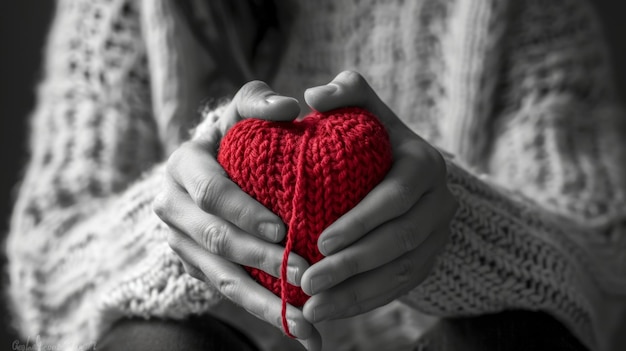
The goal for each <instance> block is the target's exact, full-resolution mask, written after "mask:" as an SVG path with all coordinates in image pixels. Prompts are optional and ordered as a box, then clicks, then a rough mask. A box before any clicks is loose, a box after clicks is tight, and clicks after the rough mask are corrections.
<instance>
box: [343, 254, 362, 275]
mask: <svg viewBox="0 0 626 351" xmlns="http://www.w3.org/2000/svg"><path fill="white" fill-rule="evenodd" d="M338 259H339V260H338V261H339V262H338V266H339V268H340V271H343V272H344V273H345V275H346V277H352V276H354V275H357V274H359V273H360V272H361V271H360V264H359V261H358V260H357V259H356V258H355V257H353V256H351V255H340V256H339V257H338Z"/></svg>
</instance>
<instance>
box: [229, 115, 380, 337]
mask: <svg viewBox="0 0 626 351" xmlns="http://www.w3.org/2000/svg"><path fill="white" fill-rule="evenodd" d="M218 162H219V163H220V164H221V165H222V167H223V168H224V169H225V170H226V172H227V173H228V175H229V177H230V178H231V179H232V180H233V181H234V182H235V183H236V184H237V185H239V186H240V187H241V189H243V190H244V191H245V192H246V193H248V194H250V195H251V196H252V197H253V198H255V199H256V200H257V201H259V202H260V203H261V204H263V205H264V206H265V207H267V208H269V209H270V210H271V211H273V212H274V213H276V214H277V215H278V216H279V217H280V218H281V219H282V220H283V222H284V223H286V224H287V236H286V239H285V241H284V243H283V244H284V245H285V255H284V259H283V267H282V270H281V271H282V272H281V277H282V279H277V278H274V277H273V276H271V275H269V274H267V273H265V272H263V271H260V270H258V269H255V268H251V267H246V269H247V271H248V272H249V273H250V275H251V276H252V277H253V278H254V279H256V280H257V281H258V282H259V283H261V284H262V285H263V286H265V287H267V288H268V289H269V290H271V291H272V292H274V294H276V295H278V296H281V298H282V300H283V309H284V307H285V303H290V304H292V305H294V306H302V305H304V303H305V302H306V301H307V299H308V298H309V296H307V295H306V294H305V293H304V292H303V291H302V289H300V288H299V287H296V286H293V285H291V284H288V283H287V282H286V279H285V276H286V263H287V262H286V259H287V257H288V255H289V252H290V251H294V252H296V253H297V254H298V255H300V256H302V257H303V258H305V259H306V260H308V262H309V263H310V264H313V263H316V262H318V261H319V260H321V259H322V257H323V255H322V254H321V253H320V252H319V250H318V248H317V239H318V237H319V236H320V234H321V233H322V231H323V230H324V229H325V228H326V227H328V226H329V225H330V224H331V223H333V222H334V221H335V220H337V218H339V217H340V216H341V215H343V214H344V213H346V212H347V211H348V210H350V209H351V208H353V207H354V206H355V205H356V204H357V203H358V202H359V201H361V200H362V199H363V197H365V195H366V194H367V193H368V192H369V191H370V190H372V188H374V186H376V184H378V183H379V182H380V181H381V180H382V179H383V177H384V176H385V174H386V173H387V171H388V170H389V168H390V167H391V145H390V143H389V137H388V135H387V132H386V130H385V128H384V126H383V125H382V124H381V123H380V122H379V121H378V119H377V118H376V117H375V116H374V115H373V114H371V113H370V112H368V111H366V110H363V109H361V108H356V107H348V108H342V109H338V110H334V111H330V112H326V113H320V112H313V113H311V114H310V115H308V116H307V117H305V118H304V119H302V120H299V121H294V122H270V121H265V120H260V119H245V120H243V121H240V122H239V123H237V124H235V125H234V126H233V127H232V128H231V129H230V130H229V132H228V133H227V134H226V136H225V137H224V138H223V140H222V142H221V145H220V150H219V153H218ZM283 312H284V310H283ZM286 331H287V332H288V330H286Z"/></svg>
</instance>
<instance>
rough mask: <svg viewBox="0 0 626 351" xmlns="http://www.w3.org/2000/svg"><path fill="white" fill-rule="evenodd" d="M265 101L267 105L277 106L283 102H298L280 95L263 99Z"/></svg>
mask: <svg viewBox="0 0 626 351" xmlns="http://www.w3.org/2000/svg"><path fill="white" fill-rule="evenodd" d="M265 101H267V103H268V104H277V103H280V102H281V101H282V102H285V101H295V102H298V100H296V99H294V98H292V97H289V96H282V95H270V96H268V97H267V98H265Z"/></svg>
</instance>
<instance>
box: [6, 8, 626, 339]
mask: <svg viewBox="0 0 626 351" xmlns="http://www.w3.org/2000/svg"><path fill="white" fill-rule="evenodd" d="M288 3H289V4H290V7H292V8H294V9H296V10H297V11H296V12H295V13H294V16H295V21H294V25H293V28H291V36H290V38H291V40H290V42H289V44H288V46H287V48H286V52H285V53H284V55H283V57H282V59H281V61H280V66H281V69H280V70H279V72H278V74H277V76H276V77H275V79H274V81H273V82H272V86H273V87H274V88H276V90H277V91H279V92H281V93H283V94H289V95H293V96H296V97H300V96H301V94H302V91H303V89H304V88H306V87H309V86H313V85H318V84H323V83H326V82H327V81H329V80H330V79H331V78H332V77H333V76H334V75H335V74H337V73H338V72H340V71H341V70H344V69H354V70H358V71H360V72H362V73H363V74H364V75H365V77H366V78H367V79H368V80H369V81H370V83H371V84H372V86H373V87H374V89H375V90H376V91H377V92H378V93H379V94H380V96H381V97H382V98H383V100H384V101H386V102H387V103H388V105H389V106H390V107H391V108H392V109H393V110H394V111H395V112H396V113H397V114H398V116H399V117H400V118H402V119H403V120H404V121H405V122H406V123H407V124H408V125H409V126H410V127H411V128H413V130H414V131H415V132H417V133H419V134H420V135H422V136H424V137H425V138H426V139H427V140H429V141H430V142H432V143H434V144H435V145H437V146H439V147H442V148H443V149H446V150H448V151H449V152H451V153H453V154H455V156H454V158H451V157H448V159H447V162H448V168H449V186H450V188H451V190H452V192H453V193H454V195H455V196H456V197H457V198H458V200H459V202H460V205H461V207H460V210H459V212H458V214H457V216H456V218H455V219H454V221H453V223H452V225H451V228H452V240H451V242H450V243H449V245H448V246H447V248H446V250H445V252H444V253H443V254H442V256H441V258H440V259H439V261H438V263H437V265H436V267H435V270H434V272H433V273H432V274H431V275H430V276H429V278H428V279H427V280H426V282H425V283H424V284H422V285H421V286H419V287H418V288H416V289H415V290H414V291H412V292H410V293H409V294H408V295H407V296H406V297H404V298H403V299H402V301H404V302H405V303H407V304H409V305H411V306H414V307H416V308H417V309H418V310H420V311H423V312H427V313H430V314H434V315H437V316H458V315H475V314H482V313H487V312H495V311H501V310H505V309H511V308H516V309H530V310H542V311H546V312H548V313H550V314H552V315H553V316H555V317H557V318H558V319H559V320H560V321H561V322H563V323H564V324H565V325H566V326H567V327H568V328H569V329H570V330H571V331H572V332H573V333H574V334H575V335H576V336H577V337H578V338H580V340H581V341H583V342H584V343H585V344H586V345H587V346H589V347H591V348H593V349H599V350H604V349H607V347H608V336H609V335H610V334H611V332H613V329H615V328H616V327H617V324H616V321H617V318H618V317H619V313H621V312H622V310H620V308H623V301H624V299H625V298H626V280H625V279H624V277H626V235H625V231H626V220H625V218H626V210H625V209H626V206H625V205H626V204H625V200H626V199H625V194H626V171H625V170H624V164H626V131H625V121H626V116H625V114H624V112H623V110H622V109H621V106H620V105H619V104H618V103H617V102H616V101H615V95H614V91H613V90H614V88H613V85H612V81H611V71H610V63H609V62H608V61H607V55H606V52H605V51H606V48H605V46H604V43H603V41H602V37H601V31H600V29H599V27H598V23H597V20H596V18H595V17H594V15H593V12H592V11H591V10H590V8H589V7H588V5H587V4H586V3H584V2H583V1H579V0H555V1H550V2H546V1H540V0H526V1H512V0H511V1H496V0H473V1H469V0H468V1H460V0H420V1H406V0H405V1H401V0H396V1H383V0H360V1H357V0H353V1H340V2H339V1H333V0H321V1H295V0H292V1H289V2H288ZM217 68H218V69H219V67H217ZM213 69H215V67H214V63H213V62H211V60H210V58H208V57H206V53H205V52H203V51H202V50H201V48H200V47H199V46H198V45H197V44H196V43H195V42H194V41H193V40H192V39H191V38H190V36H189V30H188V29H187V28H186V27H185V25H184V23H181V17H180V16H179V15H178V14H177V13H176V11H175V9H174V6H173V0H106V1H105V0H59V1H58V8H57V14H56V20H55V22H54V25H53V27H52V31H51V34H50V40H49V43H48V47H47V60H46V66H45V76H44V79H43V81H42V83H41V85H40V87H39V94H38V105H37V108H36V109H35V111H34V113H33V118H32V128H31V129H32V134H31V139H30V145H31V157H30V162H29V164H28V167H27V170H26V174H25V178H24V180H23V182H22V185H21V187H20V192H19V198H18V200H17V203H16V205H15V210H14V214H13V217H12V222H11V232H10V236H9V238H8V242H7V255H8V257H9V260H10V280H11V282H10V283H11V284H10V291H9V292H10V296H11V298H12V301H13V310H14V312H15V313H14V315H15V317H16V321H17V324H18V325H19V328H20V330H21V332H22V333H23V335H24V336H26V337H29V336H30V337H34V336H36V335H39V336H40V337H41V341H42V343H43V344H42V346H45V345H57V346H58V345H64V346H66V348H67V349H70V348H72V347H74V348H75V347H76V346H77V345H84V346H83V347H82V348H87V345H89V343H91V342H94V341H96V340H97V339H98V338H99V337H100V336H101V335H102V333H103V332H104V331H105V330H106V328H108V327H109V326H110V325H111V323H113V322H114V321H116V320H118V319H119V318H121V317H123V316H143V317H169V318H184V317H185V316H189V315H191V314H199V313H208V312H211V311H215V312H216V313H218V312H217V310H218V309H219V306H222V305H223V303H222V302H219V301H220V299H219V294H218V293H217V292H215V291H214V290H213V289H212V288H211V287H209V286H207V285H205V284H204V283H202V282H199V281H197V280H194V279H193V278H191V277H189V276H188V275H186V274H185V273H184V270H183V268H182V265H181V264H180V263H179V261H178V259H177V257H176V255H175V254H174V253H173V252H172V251H171V250H170V249H169V247H168V246H167V242H166V239H165V238H166V233H167V228H166V226H165V225H164V224H162V223H161V222H160V221H159V219H158V218H157V217H156V216H155V215H154V214H153V213H152V210H151V201H152V199H153V197H154V195H155V194H156V193H157V192H158V191H159V189H160V186H161V177H162V174H163V167H162V166H161V165H162V163H163V161H164V159H165V157H166V156H167V154H168V153H169V152H170V151H171V150H173V149H174V148H175V147H176V146H177V145H178V144H179V143H180V142H181V141H183V140H184V137H183V135H186V133H187V131H188V130H189V129H190V128H191V127H192V126H193V124H194V118H193V111H194V110H195V109H196V106H197V105H198V104H199V102H200V99H201V98H202V94H203V92H205V91H210V90H211V89H210V87H207V86H206V85H207V84H208V85H211V84H210V83H211V82H207V81H205V80H203V78H205V77H206V76H207V74H208V73H207V72H210V71H211V70H213ZM216 84H217V83H216ZM215 98H218V97H215ZM216 118H219V111H214V112H210V113H209V116H208V117H207V118H206V119H205V121H204V124H207V123H212V122H213V121H215V119H216ZM202 126H203V125H202V124H201V127H202ZM402 306H403V305H401V304H394V305H393V307H389V309H390V310H391V309H399V308H403V307H402ZM382 311H383V312H381V313H385V312H384V310H382ZM405 311H412V310H411V309H408V308H406V310H405ZM390 313H391V312H390ZM388 315H390V314H388ZM376 317H377V318H379V319H380V315H377V316H376ZM403 318H405V319H403V321H405V322H407V323H409V324H408V325H412V324H410V323H413V322H411V320H412V318H413V317H412V316H410V315H405V317H403ZM383 320H384V319H383ZM396 322H397V320H396ZM346 323H349V322H346ZM418 324H419V323H417V322H416V323H415V325H418ZM261 329H262V328H261ZM261 329H259V330H261ZM346 330H352V329H350V328H346ZM403 330H410V328H406V329H403ZM276 333H279V332H278V331H276ZM355 333H356V334H355V339H356V338H358V339H359V340H358V343H359V344H360V345H369V346H370V347H374V346H373V345H380V343H379V344H376V343H375V342H369V343H368V342H367V337H368V336H369V337H373V336H372V335H368V334H367V333H359V332H358V330H357V331H355ZM407 333H408V334H407V335H408V338H409V339H411V342H413V341H414V337H415V335H417V334H414V333H413V332H412V331H407ZM418 334H419V333H418ZM276 335H278V334H276ZM344 336H345V335H344ZM396 336H397V335H396ZM253 337H254V338H259V337H260V336H259V335H256V336H253ZM377 337H380V338H383V337H385V336H384V335H378V336H377ZM341 342H343V343H344V344H343V345H338V346H337V347H336V348H335V349H341V347H343V348H345V349H348V348H349V346H350V345H349V344H350V342H355V343H357V341H350V338H349V337H348V338H347V339H346V338H344V339H341ZM378 342H380V340H378ZM268 345H269V343H268ZM267 347H270V346H267Z"/></svg>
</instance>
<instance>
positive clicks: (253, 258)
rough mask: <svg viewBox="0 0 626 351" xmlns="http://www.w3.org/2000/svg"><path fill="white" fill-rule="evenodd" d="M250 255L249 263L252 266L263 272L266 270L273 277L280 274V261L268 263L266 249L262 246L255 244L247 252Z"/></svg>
mask: <svg viewBox="0 0 626 351" xmlns="http://www.w3.org/2000/svg"><path fill="white" fill-rule="evenodd" d="M249 257H250V265H251V266H252V267H255V268H258V269H260V270H262V271H264V272H267V273H269V274H271V275H273V276H275V277H279V276H280V267H281V263H280V261H278V262H276V263H270V262H269V261H268V260H267V257H268V254H267V250H266V249H265V247H263V246H255V247H254V249H253V250H252V252H250V254H249Z"/></svg>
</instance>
